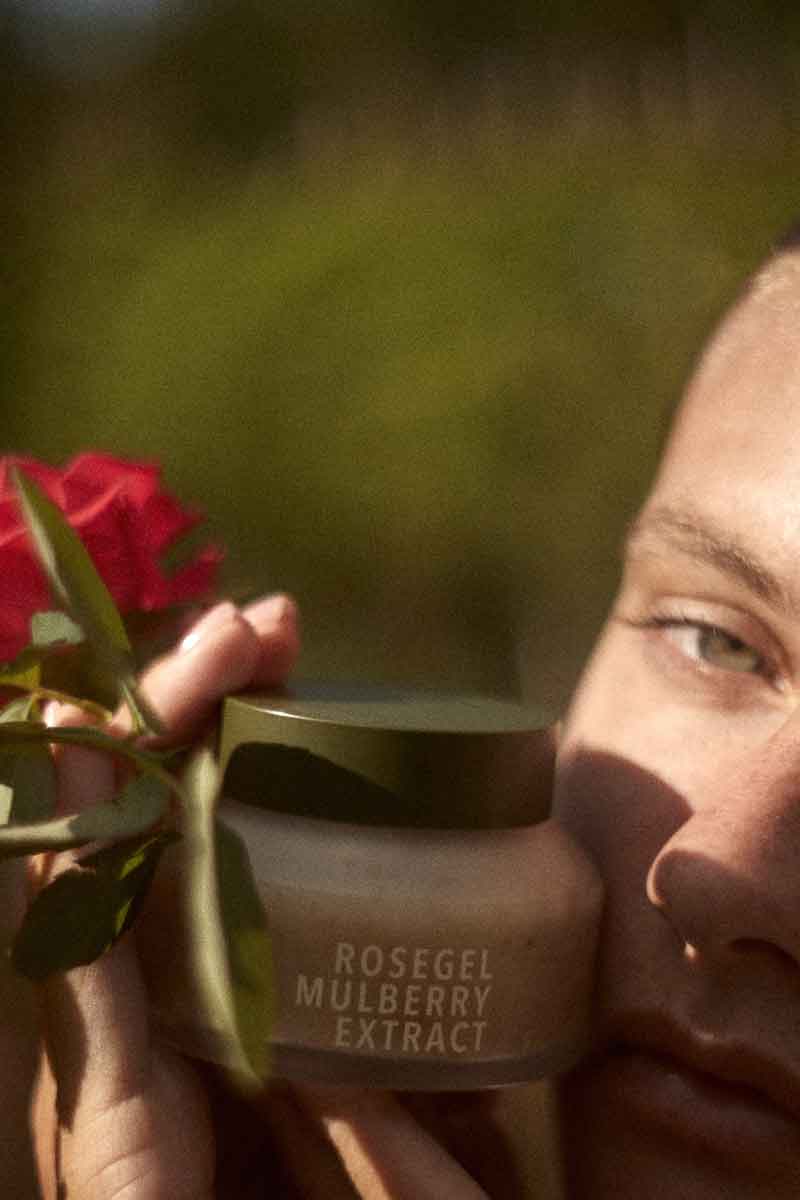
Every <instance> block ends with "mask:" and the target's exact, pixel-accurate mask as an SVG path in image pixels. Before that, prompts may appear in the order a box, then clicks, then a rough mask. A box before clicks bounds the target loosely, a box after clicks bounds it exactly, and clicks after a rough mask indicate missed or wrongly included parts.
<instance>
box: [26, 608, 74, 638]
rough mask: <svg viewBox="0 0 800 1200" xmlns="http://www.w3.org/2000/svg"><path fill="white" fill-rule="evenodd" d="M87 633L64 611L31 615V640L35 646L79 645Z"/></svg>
mask: <svg viewBox="0 0 800 1200" xmlns="http://www.w3.org/2000/svg"><path fill="white" fill-rule="evenodd" d="M85 638H86V635H85V633H84V632H83V630H82V629H81V627H80V625H76V624H75V622H74V621H73V620H72V618H71V617H69V616H67V614H66V613H63V612H37V613H34V614H33V616H32V617H31V641H32V642H33V644H34V646H56V645H68V646H77V645H79V644H80V643H81V642H83V641H85Z"/></svg>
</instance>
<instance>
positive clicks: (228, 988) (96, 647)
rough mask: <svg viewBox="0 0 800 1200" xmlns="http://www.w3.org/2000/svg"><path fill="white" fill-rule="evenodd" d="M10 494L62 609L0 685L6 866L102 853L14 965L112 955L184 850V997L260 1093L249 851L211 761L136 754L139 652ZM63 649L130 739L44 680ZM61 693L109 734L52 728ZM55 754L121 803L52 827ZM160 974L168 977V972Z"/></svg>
mask: <svg viewBox="0 0 800 1200" xmlns="http://www.w3.org/2000/svg"><path fill="white" fill-rule="evenodd" d="M15 486H16V488H17V492H18V496H19V500H20V506H21V510H22V513H23V516H24V520H25V524H26V526H27V530H28V534H29V536H30V539H31V541H32V543H33V545H34V546H35V547H36V551H37V553H38V557H39V559H40V562H41V564H42V566H43V568H44V570H45V572H46V574H47V577H48V579H49V582H50V585H51V588H52V589H53V591H54V593H55V594H56V596H57V597H58V599H59V600H60V601H61V603H62V604H63V606H64V607H65V609H66V610H67V611H66V613H50V614H47V615H46V616H41V617H40V618H39V619H38V621H37V622H36V630H37V633H38V640H37V643H36V645H32V646H30V647H28V648H26V649H25V650H23V651H22V653H21V655H20V656H19V658H18V659H17V660H16V661H15V662H12V663H11V664H9V665H8V666H7V667H6V668H4V669H0V687H1V688H4V689H6V690H10V691H11V693H12V697H13V698H12V699H10V700H8V701H7V703H6V704H5V706H4V707H3V708H2V710H0V816H1V817H2V823H0V858H7V857H13V856H24V855H28V854H33V853H39V852H42V851H49V852H56V851H63V850H75V849H76V848H79V847H81V846H85V845H87V843H91V844H92V849H91V851H90V853H88V854H84V855H83V856H82V857H78V858H76V860H75V862H74V865H73V866H71V867H69V868H67V869H65V870H62V871H61V872H60V873H58V874H57V875H56V876H55V878H54V879H52V880H51V881H50V882H49V883H47V884H46V885H45V886H44V887H43V888H42V889H41V890H40V891H39V892H38V893H37V895H36V896H35V898H34V899H33V900H32V902H31V903H30V904H29V906H28V909H27V912H26V914H25V918H24V920H23V922H22V926H21V928H20V930H19V931H18V933H17V936H16V939H15V941H14V945H13V947H12V950H11V959H12V962H13V964H14V966H15V967H16V968H17V970H18V971H20V972H21V973H22V974H24V975H26V976H28V978H30V979H35V980H41V979H44V978H46V977H47V976H48V975H50V974H52V973H53V972H57V971H66V970H69V969H71V968H73V967H76V966H79V965H83V964H86V963H90V962H92V961H94V959H96V958H97V957H99V956H100V955H101V954H104V953H105V952H107V951H108V950H109V949H110V948H111V947H112V946H113V945H114V944H115V943H116V942H117V941H118V939H119V938H120V937H122V936H123V934H125V933H126V932H127V931H128V930H129V929H130V928H131V926H132V924H133V922H134V920H135V919H136V917H137V916H138V914H139V912H140V910H141V908H142V906H143V903H144V900H145V896H146V894H147V892H148V890H149V888H150V885H151V883H152V881H153V877H154V875H155V872H156V870H157V868H158V865H159V861H160V859H161V855H162V851H163V850H164V848H165V847H166V846H167V845H169V844H170V843H171V842H174V841H176V840H177V841H182V843H185V844H183V845H182V854H183V857H184V859H185V862H186V864H187V870H186V873H185V876H184V878H185V880H186V888H185V889H184V890H185V893H186V894H185V895H184V897H183V900H182V907H183V908H184V909H185V912H186V914H188V944H189V957H190V960H191V961H190V962H189V963H187V964H186V971H187V981H188V985H189V986H192V985H193V986H194V988H195V989H196V1002H197V1008H198V1012H199V1013H200V1014H202V1012H203V1010H204V1008H205V1009H207V1010H208V1012H209V1013H210V1014H211V1015H212V1016H213V1017H214V1018H215V1021H214V1028H215V1029H216V1031H217V1033H218V1035H219V1039H220V1044H221V1045H222V1047H223V1051H224V1057H225V1062H226V1064H227V1065H228V1067H229V1068H230V1070H231V1072H232V1073H233V1074H234V1076H235V1077H236V1078H238V1079H239V1080H240V1081H241V1082H242V1083H243V1084H248V1085H249V1084H254V1083H255V1082H257V1081H258V1080H259V1079H262V1078H263V1077H264V1075H265V1073H266V1070H267V1063H266V1058H265V1053H266V1051H265V1047H266V1045H267V1043H268V1035H269V1024H270V1018H271V1011H272V994H271V967H270V953H269V939H268V936H267V932H266V927H265V921H264V916H263V912H262V911H261V908H260V903H259V901H258V897H257V894H256V892H255V888H254V885H253V882H252V879H251V877H250V870H249V863H248V860H247V856H246V853H245V852H244V850H243V848H241V847H240V848H238V850H237V851H236V852H235V854H234V860H233V863H231V848H230V843H231V839H232V837H233V835H232V834H230V833H229V831H227V830H226V829H225V828H224V826H222V824H221V823H220V822H219V821H218V820H216V818H215V815H214V810H215V806H216V799H217V793H218V788H219V779H218V770H217V765H216V762H215V761H214V760H213V758H212V757H211V755H210V753H209V752H207V751H200V752H198V753H197V754H196V755H195V756H194V757H193V759H192V760H191V762H190V765H189V767H188V768H187V770H186V773H185V774H184V775H182V776H181V777H177V776H176V775H175V774H174V773H172V772H171V771H170V769H169V762H168V759H167V758H166V757H165V755H164V754H163V753H157V752H155V751H153V750H152V749H149V748H148V747H147V745H144V744H142V740H141V739H142V736H143V735H146V736H148V737H151V738H152V736H153V735H154V734H158V733H161V732H163V731H162V730H161V728H160V725H159V724H158V722H157V719H156V718H155V716H154V714H153V713H152V712H151V711H150V709H149V706H148V705H147V703H146V701H145V700H144V698H143V697H142V696H141V694H140V693H139V690H138V686H137V683H136V679H135V675H134V669H133V655H132V649H131V645H130V642H129V639H128V635H127V632H126V629H125V625H124V622H123V620H122V618H121V616H120V614H119V612H118V611H117V608H116V606H115V604H114V601H113V600H112V598H111V595H110V593H109V591H108V588H107V587H106V585H105V582H104V581H103V579H102V578H101V576H100V575H99V574H98V572H97V570H96V569H95V567H94V565H93V563H92V560H91V558H90V556H89V554H88V552H87V551H86V549H85V547H84V546H83V543H82V542H81V540H80V538H79V537H78V536H77V534H76V533H75V531H74V530H73V529H72V528H71V526H70V525H69V523H68V522H67V521H66V519H65V518H64V516H63V515H62V513H61V510H60V508H59V507H58V506H57V505H55V504H53V503H52V502H51V501H50V500H49V499H48V498H47V497H46V496H45V495H44V493H43V492H42V491H41V489H40V488H39V486H38V485H37V484H35V483H34V482H33V481H32V480H31V479H30V478H26V477H25V476H24V475H23V474H22V473H21V472H19V471H18V472H17V474H16V476H15ZM62 638H65V639H66V640H67V642H68V644H69V645H74V644H76V643H78V642H79V641H80V639H83V641H84V642H85V643H86V644H87V645H88V646H89V647H90V649H91V653H92V657H93V660H94V662H95V666H96V668H97V670H98V671H99V672H100V673H101V674H102V676H103V691H104V694H106V695H110V696H113V697H114V700H115V702H116V703H124V704H125V705H126V706H127V708H128V712H129V715H130V722H131V727H132V732H131V734H130V735H129V736H127V737H119V736H115V735H112V733H111V732H109V731H108V730H107V729H106V728H104V726H105V725H106V724H107V723H108V721H109V720H110V718H111V715H112V714H111V713H110V712H106V713H104V712H103V710H102V709H101V708H99V706H98V705H97V703H96V701H95V700H93V699H92V700H89V701H87V700H86V698H85V697H84V696H83V695H82V694H80V693H79V694H77V695H76V694H68V693H64V692H55V691H54V689H52V688H50V687H48V686H47V685H46V684H44V683H43V682H42V680H43V678H44V677H46V675H47V660H48V658H49V657H51V656H53V655H58V654H60V651H61V648H62ZM22 668H24V669H22ZM81 679H82V676H80V675H79V676H78V677H77V683H78V685H80V681H81ZM20 692H21V693H22V696H20V695H19V694H18V693H20ZM54 696H55V697H57V698H58V699H60V700H61V701H62V702H65V703H69V704H73V705H77V706H78V707H79V708H84V709H86V710H87V711H88V713H89V714H90V715H91V717H92V718H93V719H94V721H95V722H97V721H98V720H99V722H100V723H99V724H97V723H94V724H87V725H77V726H74V727H71V726H67V725H55V726H50V725H48V724H46V723H45V722H44V719H43V714H42V704H43V702H44V701H45V700H47V699H51V698H53V697H54ZM54 745H60V746H70V745H80V746H89V747H91V748H93V749H95V750H96V751H98V752H101V753H105V754H109V755H111V756H113V758H114V759H115V760H116V761H119V762H122V763H124V764H125V766H126V768H127V781H126V782H124V783H123V784H122V785H121V788H120V791H119V793H118V794H117V795H116V796H114V797H113V798H110V799H101V800H96V801H95V802H94V803H92V804H90V805H89V806H88V807H86V808H83V809H81V810H80V811H79V812H76V813H72V814H67V815H54V810H55V797H56V779H55V771H54V769H53V765H52V759H51V755H50V752H49V751H50V748H51V747H52V746H54ZM222 861H224V863H225V864H227V865H226V868H225V870H223V869H222V868H221V866H220V865H219V863H220V862H222ZM160 966H161V968H162V969H166V970H173V969H174V963H163V964H160Z"/></svg>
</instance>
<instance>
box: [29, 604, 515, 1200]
mask: <svg viewBox="0 0 800 1200" xmlns="http://www.w3.org/2000/svg"><path fill="white" fill-rule="evenodd" d="M298 645H299V635H298V628H297V613H296V609H295V606H294V604H293V603H292V601H291V600H289V599H288V598H287V597H282V596H276V597H267V598H265V599H264V600H263V601H260V602H258V603H256V604H255V605H251V606H249V607H248V608H246V609H245V610H243V611H241V612H240V611H239V610H237V609H236V608H235V607H234V605H232V604H230V603H227V602H226V603H223V604H220V605H218V606H217V607H216V608H214V609H212V610H211V611H210V612H209V613H207V614H206V616H205V617H204V618H203V619H202V621H201V622H199V623H198V624H197V625H196V626H195V627H194V629H193V630H192V631H191V632H190V634H189V635H187V637H186V638H185V639H184V642H183V643H182V645H181V646H180V647H179V648H178V650H177V651H176V652H175V653H173V654H170V655H168V656H167V657H166V658H164V659H162V660H161V661H160V662H158V663H157V664H156V665H155V666H154V667H153V668H151V670H150V671H148V672H147V674H146V675H145V677H144V679H143V680H142V688H143V690H144V692H145V693H146V694H147V696H148V698H149V700H150V701H151V703H152V704H153V705H154V707H155V708H156V709H157V710H158V712H159V714H160V716H161V718H162V720H163V722H164V724H165V726H166V728H167V729H168V731H169V733H168V738H167V740H170V741H175V742H180V743H182V744H185V742H186V741H187V740H189V739H192V738H197V737H200V736H202V734H203V732H204V730H206V729H207V727H208V725H209V723H210V722H212V721H213V718H214V716H215V712H216V708H217V705H218V703H219V701H220V700H221V698H222V697H223V696H224V695H226V694H227V693H229V692H232V691H238V690H241V689H243V688H246V687H251V686H262V687H269V686H271V685H275V684H279V683H280V682H282V681H283V680H285V678H286V676H287V674H288V672H289V670H290V668H291V666H292V665H293V663H294V660H295V658H296V656H297V650H298ZM82 719H84V718H83V717H82V714H81V713H80V712H77V711H73V710H68V709H57V710H55V709H54V710H53V711H51V712H50V714H49V720H50V721H51V722H52V723H62V724H75V723H77V722H79V721H81V720H82ZM117 729H118V731H119V732H120V733H122V732H124V731H125V722H124V720H123V719H122V717H121V716H120V718H118V720H117ZM57 762H58V773H59V804H60V807H61V809H62V811H64V812H69V811H78V810H80V809H81V808H82V807H85V806H86V805H87V804H91V803H95V802H96V801H98V800H102V799H105V798H107V797H110V796H111V795H112V794H113V791H114V778H113V767H112V766H111V764H110V763H109V760H108V758H107V757H102V756H98V755H96V754H94V753H92V752H90V751H87V750H85V749H83V748H75V747H63V748H62V749H61V751H60V753H59V754H58V759H57ZM72 861H73V860H72V858H71V856H69V855H60V856H58V857H57V858H56V859H49V858H48V859H42V860H40V861H39V862H37V864H36V866H35V871H34V875H35V879H34V884H35V885H41V884H42V883H43V882H44V881H45V880H47V879H49V878H52V877H53V875H54V874H56V873H57V872H59V871H60V870H63V869H66V868H67V867H68V866H69V865H71V863H72ZM41 1002H42V1017H43V1022H42V1023H43V1031H44V1054H43V1056H42V1062H41V1067H40V1073H39V1079H38V1083H37V1086H36V1090H35V1095H34V1101H33V1113H32V1126H33V1132H34V1143H35V1154H36V1161H37V1166H38V1172H39V1177H40V1181H41V1186H42V1192H43V1196H44V1197H45V1200H61V1198H62V1197H68V1200H165V1198H166V1197H169V1200H211V1197H219V1198H221V1200H222V1198H224V1200H227V1198H229V1197H232V1196H235V1197H236V1198H237V1200H248V1198H249V1197H251V1196H252V1197H259V1198H262V1197H264V1196H280V1197H281V1200H294V1198H299V1197H302V1198H303V1200H317V1198H319V1200H353V1198H354V1197H358V1196H363V1197H369V1198H370V1200H441V1197H442V1196H444V1195H446V1196H451V1197H453V1200H481V1198H482V1197H486V1196H487V1195H488V1194H497V1193H498V1191H500V1190H504V1194H505V1195H507V1196H508V1197H509V1200H514V1197H517V1196H520V1192H519V1191H518V1190H517V1185H516V1183H515V1174H514V1166H513V1163H512V1162H510V1161H509V1160H508V1159H507V1157H506V1152H505V1145H504V1140H503V1137H502V1133H501V1132H500V1131H498V1130H496V1129H495V1127H494V1124H493V1120H492V1114H491V1100H490V1099H487V1098H486V1097H483V1096H468V1095H466V1096H460V1097H457V1098H455V1097H454V1098H453V1099H452V1103H448V1104H447V1106H443V1105H442V1104H441V1103H440V1101H439V1100H438V1099H437V1098H435V1097H425V1096H419V1097H414V1098H409V1099H408V1100H401V1099H400V1098H395V1097H393V1096H391V1095H389V1094H388V1093H387V1094H382V1093H377V1092H370V1093H360V1092H356V1091H352V1090H346V1089H334V1088H329V1089H320V1090H318V1091H316V1090H312V1089H292V1090H289V1089H288V1088H287V1087H283V1086H281V1085H279V1084H278V1085H275V1086H272V1087H271V1088H270V1089H269V1090H267V1091H265V1093H264V1094H263V1095H262V1096H260V1097H259V1098H258V1099H257V1100H256V1101H255V1102H253V1103H251V1104H248V1105H245V1104H244V1102H243V1101H242V1100H240V1099H238V1098H237V1097H236V1096H235V1095H234V1094H232V1093H231V1092H230V1091H229V1090H228V1089H227V1088H226V1087H225V1084H224V1081H223V1080H222V1079H221V1078H220V1077H219V1076H217V1075H216V1074H215V1073H214V1071H213V1069H211V1068H208V1067H205V1066H201V1065H199V1064H197V1063H190V1062H189V1061H188V1060H185V1059H183V1058H181V1057H180V1056H179V1055H177V1054H175V1053H173V1052H172V1051H171V1050H170V1049H168V1048H167V1047H165V1046H163V1045H160V1044H159V1043H158V1041H157V1040H156V1039H155V1038H154V1037H153V1035H152V1031H151V1029H150V1028H149V1024H148V1011H147V1003H146V996H145V991H144V984H143V980H142V976H141V971H140V968H139V963H138V960H137V955H136V947H135V940H134V939H133V938H132V937H131V936H126V937H124V938H122V939H121V940H120V942H118V943H117V945H116V946H115V947H114V948H113V949H112V950H111V951H110V952H109V953H108V954H106V955H104V956H103V958H102V959H100V960H98V961H97V962H95V963H93V964H91V965H89V966H87V967H82V968H79V969H76V970H73V971H70V972H67V973H65V974H64V975H59V976H55V977H51V979H50V980H48V981H47V982H46V984H45V985H44V986H43V988H42V991H41ZM484 1185H485V1186H484Z"/></svg>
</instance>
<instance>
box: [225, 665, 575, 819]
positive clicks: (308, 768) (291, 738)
mask: <svg viewBox="0 0 800 1200" xmlns="http://www.w3.org/2000/svg"><path fill="white" fill-rule="evenodd" d="M553 728H554V716H553V714H549V713H544V712H542V711H537V710H536V709H534V708H532V707H530V706H526V705H522V704H517V703H514V702H512V701H509V700H501V699H497V698H494V697H485V696H478V695H443V694H439V693H435V692H427V691H414V690H402V689H394V688H389V687H375V686H363V685H362V686H359V685H355V686H353V685H342V684H303V685H299V686H297V687H296V688H292V689H290V690H289V689H287V690H285V691H282V692H276V693H271V694H262V693H242V694H239V695H235V696H229V697H227V699H226V700H225V703H224V707H223V713H222V725H221V732H220V745H219V754H220V761H221V765H222V767H223V769H224V770H225V783H224V791H225V794H226V795H227V796H229V797H230V798H232V799H236V800H240V801H243V802H244V803H249V804H255V805H258V806H260V807H262V808H268V809H271V810H273V811H277V812H286V813H293V814H296V815H303V816H311V817H318V818H322V819H327V820H338V821H350V822H354V823H356V824H362V825H363V824H366V825H384V826H397V827H407V826H414V827H418V828H432V829H486V828H506V827H511V826H518V825H532V824H535V823H537V822H539V821H541V820H544V819H545V818H546V817H547V816H548V814H549V811H550V801H551V793H552V775H553V756H554V745H555V741H554V735H553Z"/></svg>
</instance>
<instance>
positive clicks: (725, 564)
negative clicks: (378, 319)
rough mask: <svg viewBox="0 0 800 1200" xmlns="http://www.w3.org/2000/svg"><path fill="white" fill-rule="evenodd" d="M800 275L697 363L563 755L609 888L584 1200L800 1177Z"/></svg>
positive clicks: (774, 289) (580, 1122) (583, 1128)
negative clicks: (766, 1099)
mask: <svg viewBox="0 0 800 1200" xmlns="http://www.w3.org/2000/svg"><path fill="white" fill-rule="evenodd" d="M797 263H798V256H797V254H796V252H794V253H784V254H783V255H781V256H780V257H779V258H778V259H777V260H776V261H774V262H771V263H770V264H769V265H768V266H767V267H766V268H765V270H764V271H762V273H761V275H760V276H759V277H758V278H757V279H756V280H755V281H754V282H753V284H752V285H751V287H750V289H749V290H748V292H747V293H746V294H745V295H744V297H743V298H742V299H741V300H740V302H739V304H738V305H737V306H736V307H735V308H734V310H733V312H732V313H731V314H730V315H729V316H728V318H727V319H726V321H725V322H724V323H723V325H722V328H721V329H720V331H719V333H718V334H717V336H716V338H715V339H714V341H713V342H712V345H711V347H710V349H709V351H708V352H707V353H706V355H705V357H704V358H703V360H702V361H701V363H700V366H699V369H698V371H697V373H696V375H695V378H694V379H693V381H692V383H691V385H690V387H689V390H688V394H687V396H686V398H685V401H684V403H683V406H682V408H681V410H680V412H679V414H678V418H677V421H676V423H675V427H674V430H673V432H672V436H671V439H670V441H669V443H668V445H667V448H666V452H665V454H664V457H663V460H662V464H661V469H660V471H659V473H658V476H657V478H656V481H655V483H654V485H653V488H652V491H651V493H650V495H649V497H648V498H647V500H646V502H645V504H644V506H643V509H642V511H641V512H640V514H639V516H638V518H637V519H636V521H635V522H634V523H633V525H632V527H631V530H630V535H629V538H628V542H627V547H626V553H625V563H624V573H623V579H622V584H621V588H620V592H619V595H618V597H617V600H616V603H615V604H614V607H613V611H612V613H611V616H610V619H609V621H608V623H607V625H606V628H605V630H604V632H603V634H602V637H601V638H600V641H599V644H598V645H597V647H596V650H595V653H594V655H593V657H592V659H591V661H590V664H589V666H588V669H587V671H586V673H585V676H584V678H583V680H582V683H581V685H580V687H579V689H578V693H577V696H576V698H575V702H574V705H573V707H572V711H571V713H570V716H569V720H568V721H567V724H566V729H565V734H564V738H563V741H562V744H561V747H560V756H559V772H558V779H559V783H558V789H557V796H556V811H557V813H558V815H559V816H560V817H561V819H562V820H563V821H564V822H565V823H566V824H567V825H568V826H569V827H570V828H571V829H572V830H573V832H574V833H575V834H576V835H577V836H578V837H579V839H580V840H581V841H582V842H583V843H584V845H585V846H586V848H587V849H588V850H589V851H590V853H591V854H592V855H593V856H594V858H595V860H596V861H597V863H598V865H599V867H600V869H601V872H602V874H603V876H604V878H605V880H606V883H607V888H608V894H607V909H606V919H605V928H604V934H603V942H602V954H601V962H600V984H599V1004H600V1014H601V1022H602V1026H601V1027H602V1029H603V1030H604V1032H605V1034H606V1035H607V1037H609V1038H610V1039H612V1041H611V1043H610V1044H609V1045H606V1046H605V1047H602V1048H601V1050H600V1052H599V1053H598V1055H597V1057H596V1058H595V1059H593V1060H590V1061H589V1062H587V1063H586V1064H585V1065H584V1067H583V1068H582V1069H581V1070H580V1071H578V1072H576V1074H575V1075H574V1076H573V1078H572V1079H571V1080H570V1081H569V1084H568V1086H567V1087H566V1089H565V1095H564V1113H565V1122H566V1131H567V1133H566V1144H567V1147H568V1163H569V1168H570V1175H571V1195H572V1196H573V1197H576V1198H577V1197H579V1198H581V1200H582V1198H584V1197H587V1198H588V1197H590V1196H591V1197H592V1200H604V1198H605V1197H609V1198H610V1197H618V1196H620V1195H625V1196H628V1195H630V1196H646V1197H647V1198H648V1200H662V1198H666V1197H670V1198H672V1200H678V1198H680V1200H700V1198H701V1197H702V1198H711V1197H719V1196H723V1195H724V1196H725V1197H726V1198H727V1200H737V1198H739V1197H742V1198H744V1197H747V1198H748V1200H760V1198H763V1200H766V1198H767V1197H769V1198H770V1200H777V1198H778V1197H786V1198H788V1197H790V1196H796V1195H797V1194H798V1187H799V1186H800V1121H799V1120H798V1113H799V1112H800V1110H798V1106H797V1095H798V1092H797V1080H798V1077H800V1022H798V1014H799V1013H800V917H799V916H798V914H800V871H798V862H800V785H798V780H800V711H798V700H799V699H800V422H798V420H797V412H798V408H797V404H798V396H800V324H798V317H799V316H800V273H798V266H797ZM715 629H716V630H717V632H714V630H715ZM627 1039H629V1041H628V1042H627V1044H626V1040H627ZM765 1064H769V1065H765ZM693 1068H700V1070H696V1069H693ZM701 1070H702V1072H703V1074H702V1075H701ZM720 1074H722V1075H725V1074H727V1075H728V1081H729V1083H730V1082H731V1080H730V1076H731V1075H733V1077H734V1081H735V1084H736V1086H733V1087H730V1088H728V1087H726V1086H725V1084H724V1083H720V1080H719V1075H720ZM709 1076H710V1077H711V1078H709ZM715 1076H716V1078H714V1077H715ZM740 1076H743V1078H740ZM706 1085H709V1086H706ZM748 1085H755V1089H756V1091H759V1090H760V1089H762V1088H768V1089H769V1090H770V1091H771V1092H772V1100H773V1101H774V1103H773V1104H770V1105H768V1106H767V1109H768V1110H769V1111H767V1112H765V1111H764V1109H763V1107H762V1100H763V1095H762V1097H761V1099H759V1100H756V1101H755V1103H751V1101H752V1100H753V1099H754V1097H753V1093H752V1092H751V1091H750V1089H749V1088H748ZM782 1108H783V1109H785V1108H793V1110H794V1115H788V1114H787V1113H786V1112H785V1111H784V1112H782V1113H779V1112H778V1110H779V1109H782ZM773 1118H774V1119H773Z"/></svg>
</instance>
